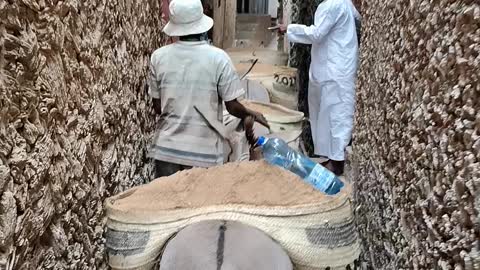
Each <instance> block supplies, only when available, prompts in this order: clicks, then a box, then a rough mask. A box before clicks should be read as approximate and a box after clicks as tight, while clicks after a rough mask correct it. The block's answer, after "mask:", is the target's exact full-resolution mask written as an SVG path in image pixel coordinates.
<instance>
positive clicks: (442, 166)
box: [353, 0, 480, 270]
mask: <svg viewBox="0 0 480 270" xmlns="http://www.w3.org/2000/svg"><path fill="white" fill-rule="evenodd" d="M362 13H363V14H362V15H363V17H364V21H363V37H362V43H363V44H362V48H361V70H360V75H359V81H358V90H357V91H358V104H357V106H358V107H357V115H356V130H355V138H354V155H355V156H354V159H353V162H354V164H355V165H356V169H357V171H356V175H357V179H356V194H355V200H356V204H357V207H356V214H357V221H358V225H359V229H360V231H361V234H362V237H363V240H364V244H365V254H364V257H363V258H364V259H366V260H367V261H369V263H370V265H371V266H373V267H374V269H442V270H443V269H455V270H460V269H466V270H471V269H480V256H479V253H478V245H479V244H480V243H479V228H480V227H479V226H480V221H479V219H478V210H479V206H480V194H479V189H480V84H479V79H480V56H479V55H480V6H479V1H473V0H472V1H468V0H435V1H426V0H425V1H421V0H398V1H383V0H369V1H362Z"/></svg>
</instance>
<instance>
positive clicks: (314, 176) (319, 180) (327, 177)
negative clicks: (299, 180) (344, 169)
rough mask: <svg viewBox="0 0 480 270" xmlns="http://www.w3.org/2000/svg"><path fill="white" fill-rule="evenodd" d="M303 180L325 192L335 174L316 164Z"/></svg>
mask: <svg viewBox="0 0 480 270" xmlns="http://www.w3.org/2000/svg"><path fill="white" fill-rule="evenodd" d="M305 180H307V182H309V183H311V184H312V185H313V186H314V187H315V188H317V189H319V190H321V191H323V192H326V190H327V188H329V187H330V185H331V184H332V182H333V181H334V180H335V174H333V173H332V172H330V171H329V170H327V169H325V168H324V167H323V166H321V165H320V164H317V165H315V167H314V168H313V170H312V172H311V173H310V174H309V175H308V176H307V178H306V179H305Z"/></svg>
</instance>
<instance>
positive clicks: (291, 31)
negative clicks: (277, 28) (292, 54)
mask: <svg viewBox="0 0 480 270" xmlns="http://www.w3.org/2000/svg"><path fill="white" fill-rule="evenodd" d="M336 17H337V16H336V14H334V12H333V10H332V9H325V10H319V11H318V12H317V13H316V14H315V24H314V25H311V26H306V25H301V24H291V25H289V26H288V28H287V37H288V40H289V41H290V42H294V43H303V44H313V43H319V42H321V41H322V40H323V38H324V37H325V36H326V35H327V34H328V33H329V32H330V30H331V29H332V28H333V26H334V25H335V22H336Z"/></svg>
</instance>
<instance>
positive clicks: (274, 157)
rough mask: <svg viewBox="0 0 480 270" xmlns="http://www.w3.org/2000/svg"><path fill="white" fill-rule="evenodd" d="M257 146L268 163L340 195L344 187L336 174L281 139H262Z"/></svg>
mask: <svg viewBox="0 0 480 270" xmlns="http://www.w3.org/2000/svg"><path fill="white" fill-rule="evenodd" d="M257 145H258V146H260V147H261V148H262V152H263V157H264V158H265V160H266V161H267V162H268V163H270V164H273V165H277V166H280V167H283V168H285V169H287V170H289V171H291V172H293V173H295V174H296V175H298V176H300V177H301V178H302V179H304V180H305V181H306V182H307V183H309V184H311V185H312V186H314V187H315V188H316V189H318V190H320V191H322V192H324V193H326V194H328V195H335V194H337V193H339V192H340V190H341V189H342V188H343V186H344V184H343V182H342V181H341V180H340V179H338V177H337V176H336V175H335V174H334V173H332V172H331V171H329V170H327V169H326V168H325V167H323V166H322V165H320V164H318V163H316V162H314V161H312V160H311V159H309V158H307V157H306V156H304V155H302V154H300V153H298V152H296V151H295V150H293V149H292V148H290V147H289V146H288V145H287V143H285V142H284V141H283V140H281V139H277V138H265V137H260V138H258V140H257Z"/></svg>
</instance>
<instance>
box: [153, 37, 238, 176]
mask: <svg viewBox="0 0 480 270" xmlns="http://www.w3.org/2000/svg"><path fill="white" fill-rule="evenodd" d="M149 93H150V95H151V97H152V98H154V99H160V100H161V108H162V114H161V115H160V121H159V123H158V128H157V131H156V134H155V137H154V141H153V144H152V146H151V148H150V151H149V153H148V156H149V157H151V158H153V159H156V160H161V161H166V162H171V163H176V164H181V165H187V166H194V167H211V166H215V165H219V164H223V163H224V155H223V148H224V140H223V138H222V136H221V135H220V134H221V132H219V131H218V130H217V129H216V128H214V127H223V109H224V105H223V104H224V102H225V101H231V100H234V99H236V98H239V97H241V96H242V95H243V94H244V90H243V88H241V86H240V81H239V79H238V75H237V73H236V71H235V68H234V66H233V64H232V61H231V60H230V58H229V57H228V55H227V54H226V53H225V52H224V51H223V50H220V49H218V48H215V47H213V46H210V45H208V44H207V43H206V42H203V41H199V42H182V41H178V42H176V43H174V44H171V45H168V46H164V47H162V48H160V49H158V50H156V51H155V52H154V53H153V55H152V57H151V63H150V75H149Z"/></svg>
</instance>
